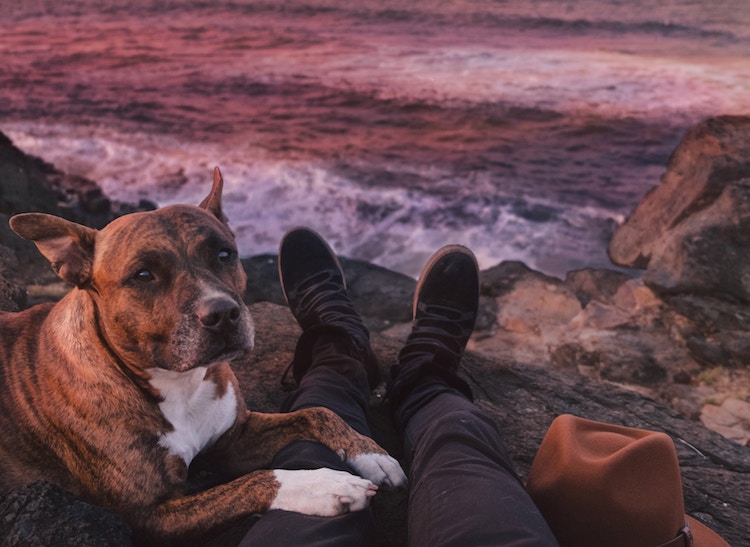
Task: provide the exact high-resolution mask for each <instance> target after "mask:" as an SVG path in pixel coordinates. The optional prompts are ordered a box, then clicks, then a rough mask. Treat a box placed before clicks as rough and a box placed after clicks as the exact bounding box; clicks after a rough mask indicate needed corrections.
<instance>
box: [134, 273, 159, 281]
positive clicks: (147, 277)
mask: <svg viewBox="0 0 750 547" xmlns="http://www.w3.org/2000/svg"><path fill="white" fill-rule="evenodd" d="M133 278H134V279H135V280H136V281H140V282H141V283H148V282H149V281H153V280H154V279H156V278H155V277H154V274H152V273H151V271H150V270H138V272H136V274H135V275H134V276H133Z"/></svg>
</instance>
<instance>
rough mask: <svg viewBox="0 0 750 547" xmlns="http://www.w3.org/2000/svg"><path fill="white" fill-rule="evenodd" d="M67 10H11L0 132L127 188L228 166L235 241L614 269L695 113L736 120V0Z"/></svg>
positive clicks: (188, 181)
mask: <svg viewBox="0 0 750 547" xmlns="http://www.w3.org/2000/svg"><path fill="white" fill-rule="evenodd" d="M60 4H64V5H57V4H55V3H47V2H34V1H29V2H26V1H25V2H22V3H15V4H13V5H10V6H4V7H3V8H2V9H3V15H4V16H3V17H2V18H1V19H0V54H1V55H2V59H3V63H2V66H0V90H2V96H3V101H0V131H2V132H4V133H6V134H7V135H9V136H10V137H11V138H12V139H13V140H14V142H15V143H16V144H17V145H18V146H19V147H20V148H22V149H23V150H25V151H27V152H30V153H33V154H36V155H39V156H41V157H42V158H44V159H45V160H48V161H50V162H53V163H54V164H56V165H57V166H58V167H60V168H61V169H64V170H66V171H68V172H71V173H75V174H80V175H84V176H86V177H89V178H91V179H93V180H95V181H97V182H99V183H100V184H102V186H103V187H104V189H105V191H106V192H107V193H109V194H110V195H111V196H113V197H114V198H117V199H122V200H128V201H137V200H138V199H141V198H143V197H146V198H149V199H152V200H156V201H157V202H159V203H160V204H167V203H173V202H193V203H197V202H198V201H199V200H200V199H201V198H202V197H203V195H204V194H205V193H206V192H207V190H208V185H209V183H210V179H211V169H212V167H213V166H214V165H219V166H220V167H221V168H222V172H223V173H224V176H225V179H226V183H227V190H226V196H227V201H228V202H229V203H228V204H227V212H228V214H229V216H230V219H231V225H232V227H233V229H234V230H235V232H236V233H237V236H238V241H239V244H240V248H241V251H242V253H243V255H252V254H258V253H263V252H273V251H275V249H276V245H277V244H278V240H279V239H280V237H281V235H282V234H283V233H284V231H285V230H286V229H287V228H289V227H291V226H294V225H297V224H307V225H310V226H312V227H314V228H316V229H318V230H319V231H321V232H322V233H323V234H324V235H325V236H326V237H327V238H329V239H330V240H331V241H332V243H333V244H334V247H335V248H336V250H337V251H338V252H340V253H342V254H346V255H349V256H352V257H356V258H361V259H366V260H372V261H374V262H376V263H379V264H381V265H383V266H386V267H390V268H393V269H396V270H399V271H402V272H405V273H408V274H410V275H416V274H417V273H418V272H419V270H420V268H421V266H422V264H423V263H424V260H425V259H426V257H427V256H428V255H429V254H431V253H432V251H433V250H434V249H435V248H436V247H438V246H440V245H443V244H445V243H448V242H458V243H464V244H467V245H469V246H471V247H472V248H473V249H474V250H475V251H476V253H477V255H478V257H479V259H480V265H481V266H482V267H483V268H486V267H489V266H492V265H494V264H496V263H497V262H500V261H501V260H507V259H519V260H524V261H525V262H527V263H528V264H529V265H530V266H532V267H536V268H538V269H541V270H543V271H546V272H549V273H553V274H557V275H562V274H563V273H564V272H565V271H567V270H570V269H574V268H578V267H584V266H592V267H601V266H607V265H608V264H609V263H608V260H607V258H606V254H605V250H606V245H607V243H608V240H609V236H610V235H611V232H612V230H613V229H614V227H615V226H616V225H617V223H618V222H621V221H622V219H623V218H624V216H625V215H627V214H628V213H629V211H630V210H631V209H632V208H633V207H634V206H635V205H636V204H637V203H638V201H639V200H640V199H641V197H642V196H643V195H644V194H645V192H646V191H647V190H648V189H649V188H650V187H652V186H654V185H655V184H658V180H659V176H660V175H661V173H662V172H663V171H664V167H665V164H666V161H667V158H668V156H669V153H670V152H671V151H672V150H673V149H674V147H675V146H676V144H677V143H678V142H679V139H680V137H681V136H682V134H683V133H684V131H685V130H686V129H687V127H689V126H690V125H691V124H693V123H696V122H698V121H700V120H701V119H703V118H705V117H707V116H712V115H720V114H748V113H750V93H748V92H747V91H748V89H750V13H748V12H750V10H747V9H743V5H744V2H743V0H735V1H731V2H712V3H711V5H710V6H707V5H703V4H705V3H702V2H692V1H688V0H679V1H676V2H670V3H669V5H667V6H658V5H657V6H654V5H653V3H651V2H645V1H642V2H641V1H631V2H615V1H601V2H583V1H578V2H552V1H550V2H538V1H531V0H524V1H520V2H500V1H489V0H487V1H478V2H477V1H473V2H472V1H468V0H463V1H454V2H443V1H439V0H424V1H415V2H409V3H403V2H388V1H378V2H374V1H364V2H343V1H341V0H329V1H324V0H319V1H313V0H308V1H303V0H299V1H289V2H254V1H244V2H243V1H238V2H221V1H220V2H211V3H205V2H191V1H182V2H178V1H174V2H156V1H153V2H152V1H144V0H136V1H131V2H112V3H107V6H106V7H105V8H99V7H98V6H99V4H100V3H99V2H94V1H93V0H74V1H73V2H67V3H60Z"/></svg>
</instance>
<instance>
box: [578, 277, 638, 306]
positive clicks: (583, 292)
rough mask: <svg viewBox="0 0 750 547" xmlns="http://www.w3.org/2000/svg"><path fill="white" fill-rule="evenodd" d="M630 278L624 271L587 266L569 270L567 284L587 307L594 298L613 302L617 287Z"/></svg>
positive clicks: (603, 301)
mask: <svg viewBox="0 0 750 547" xmlns="http://www.w3.org/2000/svg"><path fill="white" fill-rule="evenodd" d="M629 279H630V276H629V275H628V274H626V273H624V272H618V271H615V270H606V269H596V270H595V269H590V268H587V269H584V270H575V271H572V272H568V274H567V275H566V276H565V286H566V287H567V288H568V290H570V291H571V292H573V294H575V295H576V296H577V297H578V300H579V301H580V302H581V306H583V307H586V305H587V304H588V303H589V302H591V301H592V300H595V301H596V302H599V303H602V304H611V303H612V299H613V298H614V295H615V294H616V293H617V289H619V288H620V286H621V285H622V284H623V283H625V282H626V281H628V280H629Z"/></svg>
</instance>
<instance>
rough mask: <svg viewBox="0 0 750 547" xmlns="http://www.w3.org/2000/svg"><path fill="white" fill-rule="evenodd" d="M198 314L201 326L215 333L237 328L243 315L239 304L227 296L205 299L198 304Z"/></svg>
mask: <svg viewBox="0 0 750 547" xmlns="http://www.w3.org/2000/svg"><path fill="white" fill-rule="evenodd" d="M196 313H197V315H198V319H199V320H200V322H201V325H203V326H204V327H205V328H207V329H208V330H210V331H214V332H220V331H222V330H224V329H226V328H228V327H236V326H237V323H239V321H240V315H241V314H240V306H239V305H238V304H237V302H235V301H234V300H232V299H231V298H228V297H226V296H216V297H213V298H207V299H204V300H203V301H201V302H200V303H199V304H198V308H197V310H196Z"/></svg>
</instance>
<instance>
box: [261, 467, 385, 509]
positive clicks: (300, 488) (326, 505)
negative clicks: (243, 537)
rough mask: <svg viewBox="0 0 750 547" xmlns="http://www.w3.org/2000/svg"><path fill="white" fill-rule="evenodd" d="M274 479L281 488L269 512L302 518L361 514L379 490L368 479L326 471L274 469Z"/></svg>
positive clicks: (330, 470) (331, 470)
mask: <svg viewBox="0 0 750 547" xmlns="http://www.w3.org/2000/svg"><path fill="white" fill-rule="evenodd" d="M274 475H275V476H276V480H277V481H278V483H279V485H280V487H279V491H278V492H277V493H276V498H275V499H274V500H273V502H272V503H271V509H283V510H285V511H296V512H297V513H304V514H305V515H318V516H321V517H335V516H336V515H341V514H344V513H348V512H350V511H361V510H362V509H364V508H365V507H367V505H368V504H369V503H370V498H371V497H372V496H374V495H375V493H376V492H377V489H378V487H377V486H375V485H374V484H373V483H372V482H370V481H369V480H367V479H363V478H361V477H358V476H356V475H352V474H351V473H347V472H346V471H334V470H333V469H327V468H322V469H300V470H289V469H274Z"/></svg>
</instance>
